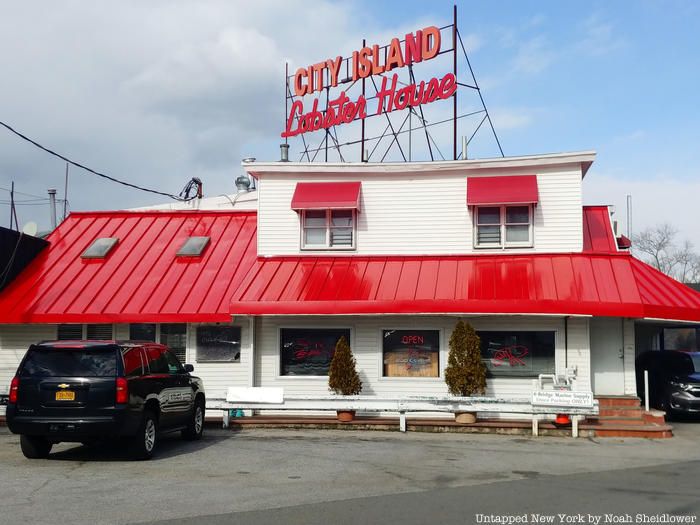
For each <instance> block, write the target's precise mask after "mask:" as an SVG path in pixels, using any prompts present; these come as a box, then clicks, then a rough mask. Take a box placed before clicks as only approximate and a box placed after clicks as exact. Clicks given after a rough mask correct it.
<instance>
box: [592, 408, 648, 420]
mask: <svg viewBox="0 0 700 525" xmlns="http://www.w3.org/2000/svg"><path fill="white" fill-rule="evenodd" d="M642 412H643V410H642V409H641V408H640V407H636V408H634V407H630V406H607V407H600V416H602V417H635V418H639V419H641V417H642Z"/></svg>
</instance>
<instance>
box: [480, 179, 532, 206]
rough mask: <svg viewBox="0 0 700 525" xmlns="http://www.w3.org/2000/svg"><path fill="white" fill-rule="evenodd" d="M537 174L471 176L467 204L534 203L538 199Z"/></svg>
mask: <svg viewBox="0 0 700 525" xmlns="http://www.w3.org/2000/svg"><path fill="white" fill-rule="evenodd" d="M538 200H539V199H538V193H537V175H506V176H500V177H469V178H468V179H467V205H469V206H483V205H488V204H534V203H536V202H537V201H538Z"/></svg>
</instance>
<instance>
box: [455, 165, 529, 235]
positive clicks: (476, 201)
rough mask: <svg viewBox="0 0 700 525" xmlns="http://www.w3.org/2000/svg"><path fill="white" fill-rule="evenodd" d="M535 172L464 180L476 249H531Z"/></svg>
mask: <svg viewBox="0 0 700 525" xmlns="http://www.w3.org/2000/svg"><path fill="white" fill-rule="evenodd" d="M538 201H539V192H538V188H537V176H536V175H503V176H496V177H470V178H469V179H467V205H468V206H469V207H470V208H472V209H473V213H474V246H475V247H476V248H531V247H532V246H533V238H534V235H533V222H534V221H533V215H534V207H535V205H536V204H537V202H538Z"/></svg>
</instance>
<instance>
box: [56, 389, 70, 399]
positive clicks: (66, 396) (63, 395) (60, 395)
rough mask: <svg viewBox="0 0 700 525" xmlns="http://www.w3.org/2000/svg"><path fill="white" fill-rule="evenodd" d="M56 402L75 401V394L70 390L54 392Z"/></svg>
mask: <svg viewBox="0 0 700 525" xmlns="http://www.w3.org/2000/svg"><path fill="white" fill-rule="evenodd" d="M56 401H75V392H73V391H72V390H61V391H60V392H56Z"/></svg>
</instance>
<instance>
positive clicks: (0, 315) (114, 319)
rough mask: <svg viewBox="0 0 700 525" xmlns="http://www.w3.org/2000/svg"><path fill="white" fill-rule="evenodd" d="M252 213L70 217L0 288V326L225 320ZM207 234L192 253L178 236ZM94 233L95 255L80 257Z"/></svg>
mask: <svg viewBox="0 0 700 525" xmlns="http://www.w3.org/2000/svg"><path fill="white" fill-rule="evenodd" d="M256 229H257V217H256V213H255V212H219V211H182V210H178V211H134V212H128V211H110V212H80V213H71V214H70V215H69V216H68V218H67V219H66V220H65V221H63V222H62V223H61V225H60V226H59V227H58V228H56V229H55V230H54V231H53V232H52V233H51V235H50V236H49V238H48V241H49V242H50V244H49V246H48V247H46V248H45V249H44V250H43V251H42V252H41V253H40V254H39V255H38V256H37V257H36V259H34V260H33V261H32V262H31V264H30V265H29V266H27V268H25V269H24V271H23V272H22V273H21V274H20V275H19V276H18V277H17V278H16V279H15V280H14V281H13V282H12V283H10V285H9V286H8V287H7V288H5V289H4V290H3V291H2V292H0V323H187V322H191V323H193V322H227V321H230V320H231V316H230V314H229V313H228V312H229V303H230V301H231V294H232V293H233V290H235V289H236V288H237V287H238V285H239V284H240V283H241V281H242V280H243V278H244V276H245V275H246V274H247V273H248V271H250V268H251V266H252V265H253V264H254V262H255V260H256V242H255V240H256ZM192 236H205V237H209V239H210V240H209V243H208V245H207V248H206V249H205V250H204V251H203V252H202V255H201V256H198V257H178V256H177V251H178V250H179V249H180V247H181V246H182V244H183V243H184V242H185V240H187V238H189V237H192ZM97 237H117V238H119V243H118V244H117V245H116V246H115V247H114V249H112V250H111V251H110V253H109V254H108V255H107V257H105V258H104V259H85V258H83V257H81V256H80V255H81V254H82V252H83V251H84V250H85V248H86V247H87V246H89V245H90V244H91V243H92V242H93V241H94V240H95V238H97Z"/></svg>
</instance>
